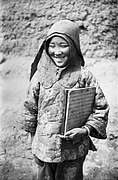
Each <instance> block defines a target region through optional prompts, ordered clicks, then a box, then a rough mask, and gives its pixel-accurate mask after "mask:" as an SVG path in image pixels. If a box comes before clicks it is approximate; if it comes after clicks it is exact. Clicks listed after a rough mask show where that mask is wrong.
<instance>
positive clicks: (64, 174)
mask: <svg viewBox="0 0 118 180" xmlns="http://www.w3.org/2000/svg"><path fill="white" fill-rule="evenodd" d="M39 60H40V61H39ZM37 67H38V68H37ZM30 80H31V82H30V85H29V90H28V97H27V100H26V101H25V103H24V107H25V109H24V115H25V123H24V127H25V130H26V131H28V132H29V133H30V134H31V136H32V137H33V142H32V153H33V154H34V156H35V160H36V163H37V164H38V166H39V172H38V177H37V179H38V180H77V179H78V180H82V179H83V163H84V160H85V157H86V155H87V153H88V150H89V149H90V150H93V151H95V150H96V148H95V146H94V145H93V143H92V141H91V139H90V136H92V137H95V138H100V139H105V138H106V126H107V122H108V112H109V105H108V103H107V101H106V98H105V96H104V94H103V92H102V90H101V88H100V86H99V84H98V82H97V81H96V79H95V77H94V76H93V74H92V73H91V72H90V71H88V70H87V69H86V68H84V59H83V56H82V53H81V50H80V42H79V29H78V26H77V25H76V23H74V22H72V21H70V20H61V21H58V22H57V23H55V24H54V25H53V26H52V27H51V28H50V30H49V33H48V34H47V36H46V39H45V40H44V42H43V44H42V46H41V48H40V50H39V52H38V54H37V56H36V58H35V61H34V62H33V64H32V69H31V76H30ZM86 87H96V94H95V100H94V103H93V107H92V113H91V114H90V116H89V117H88V118H87V119H86V122H85V124H84V126H82V127H76V128H74V129H72V130H70V131H68V132H67V133H66V134H65V136H64V137H62V136H60V131H61V127H62V124H63V123H62V122H63V121H64V110H65V103H64V98H65V94H64V92H65V89H66V88H68V89H72V88H76V89H77V88H86Z"/></svg>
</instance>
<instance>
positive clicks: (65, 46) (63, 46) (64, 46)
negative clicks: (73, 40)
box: [60, 44, 69, 48]
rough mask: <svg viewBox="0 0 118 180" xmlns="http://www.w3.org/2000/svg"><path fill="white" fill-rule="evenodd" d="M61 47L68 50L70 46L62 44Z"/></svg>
mask: <svg viewBox="0 0 118 180" xmlns="http://www.w3.org/2000/svg"><path fill="white" fill-rule="evenodd" d="M60 46H61V47H62V48H67V47H69V45H68V44H60Z"/></svg>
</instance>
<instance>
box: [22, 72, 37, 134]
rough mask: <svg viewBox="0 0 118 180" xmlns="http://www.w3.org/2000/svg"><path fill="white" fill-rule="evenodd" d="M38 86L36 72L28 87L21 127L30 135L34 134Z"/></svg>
mask: <svg viewBox="0 0 118 180" xmlns="http://www.w3.org/2000/svg"><path fill="white" fill-rule="evenodd" d="M39 88H40V86H39V82H38V73H35V75H34V76H33V78H32V80H31V82H30V85H29V88H28V92H27V98H26V100H25V102H24V110H23V115H24V123H23V128H24V129H25V131H27V132H30V133H31V135H34V134H35V130H36V127H37V115H38V98H39Z"/></svg>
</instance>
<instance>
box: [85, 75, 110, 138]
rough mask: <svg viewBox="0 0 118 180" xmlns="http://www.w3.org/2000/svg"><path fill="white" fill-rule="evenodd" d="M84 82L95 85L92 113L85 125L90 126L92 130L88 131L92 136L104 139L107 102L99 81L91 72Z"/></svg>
mask: <svg viewBox="0 0 118 180" xmlns="http://www.w3.org/2000/svg"><path fill="white" fill-rule="evenodd" d="M86 83H87V84H86V86H95V87H96V94H95V100H94V103H93V108H92V113H91V114H90V116H89V117H88V119H87V122H86V126H88V127H89V126H91V127H92V131H91V133H90V135H91V136H92V137H95V138H99V139H105V138H107V135H106V127H107V123H108V114H109V104H108V102H107V100H106V97H105V95H104V93H103V91H102V89H101V88H100V85H99V83H98V82H97V81H96V78H95V77H94V76H93V75H92V73H90V74H89V77H88V78H87V81H86Z"/></svg>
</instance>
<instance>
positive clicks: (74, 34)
mask: <svg viewBox="0 0 118 180" xmlns="http://www.w3.org/2000/svg"><path fill="white" fill-rule="evenodd" d="M56 35H58V36H61V37H63V38H65V39H66V37H67V38H69V39H70V40H71V41H72V42H73V44H74V46H75V48H76V50H77V53H78V58H77V59H78V61H80V63H81V66H84V59H83V56H82V53H81V49H80V39H79V27H78V26H77V24H76V23H74V22H72V21H70V20H60V21H58V22H56V23H55V24H54V25H53V26H52V27H51V28H50V29H49V31H48V34H47V36H46V39H45V40H44V42H43V43H42V45H41V47H40V49H39V51H38V53H37V55H36V58H35V60H34V62H33V63H32V65H31V74H30V80H31V78H32V77H33V75H34V73H35V72H36V70H37V66H38V63H39V60H40V59H41V56H42V54H43V50H44V49H45V50H46V46H47V42H48V40H49V39H50V38H52V37H54V36H56ZM48 60H49V58H48ZM53 68H54V67H53Z"/></svg>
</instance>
